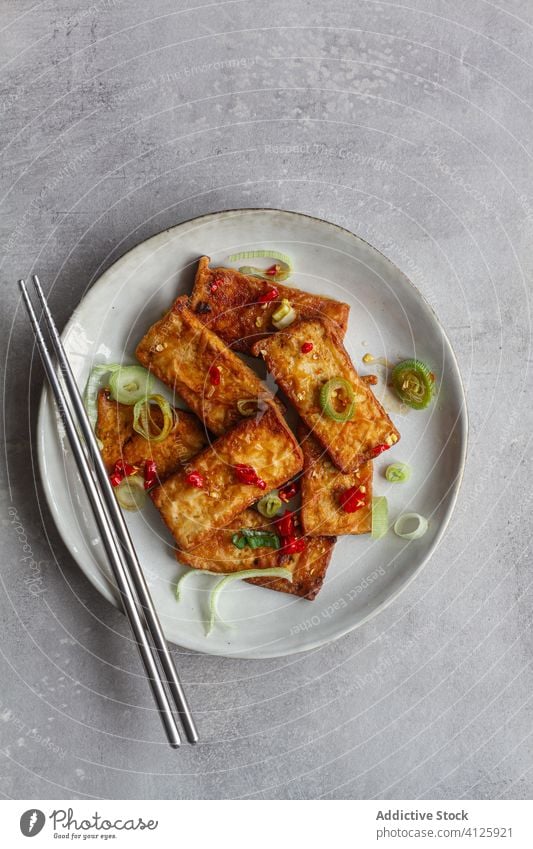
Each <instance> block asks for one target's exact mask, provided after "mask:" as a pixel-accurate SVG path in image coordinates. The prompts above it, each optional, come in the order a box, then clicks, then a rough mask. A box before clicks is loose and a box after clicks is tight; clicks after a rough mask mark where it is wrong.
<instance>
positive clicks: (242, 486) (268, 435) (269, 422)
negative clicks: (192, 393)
mask: <svg viewBox="0 0 533 849" xmlns="http://www.w3.org/2000/svg"><path fill="white" fill-rule="evenodd" d="M240 464H242V465H244V466H250V467H252V469H253V471H254V472H255V473H256V474H257V476H258V477H259V478H260V479H261V480H262V481H263V482H264V487H263V488H260V487H259V486H257V485H256V484H252V483H242V482H241V481H240V480H239V478H238V470H237V469H236V467H237V466H238V465H240ZM190 466H192V468H189V469H188V470H186V471H182V472H177V473H176V474H175V475H172V476H171V477H170V478H168V480H166V481H165V483H163V484H162V485H161V486H160V487H157V488H155V489H154V490H153V491H152V498H153V501H154V503H155V505H156V507H157V508H158V509H159V511H160V513H161V516H162V517H163V520H164V521H165V523H166V524H167V526H168V528H169V529H170V531H171V532H172V534H173V536H174V538H175V540H176V542H177V544H178V547H179V548H182V549H184V550H186V551H189V550H190V549H192V548H194V546H195V545H198V543H199V542H202V541H203V540H204V539H206V538H207V537H209V536H210V535H211V534H213V533H214V532H215V531H216V530H218V529H219V528H223V527H225V526H226V525H227V524H228V523H229V522H231V521H232V520H233V519H234V518H235V517H236V516H238V515H239V514H240V513H242V512H243V510H245V509H246V508H247V507H249V506H250V504H253V502H254V501H257V499H258V498H260V497H261V495H263V494H264V493H265V492H269V491H270V490H272V489H275V488H276V487H278V486H281V484H282V483H285V481H287V480H289V478H291V477H293V475H295V474H297V473H298V472H299V471H301V469H302V467H303V456H302V452H301V449H300V446H299V445H298V442H297V440H296V437H295V436H294V434H293V433H292V431H291V430H290V429H289V428H288V427H287V425H286V423H285V421H284V419H283V418H282V416H281V414H280V413H279V412H278V410H277V408H276V407H275V406H274V405H273V404H268V406H267V409H266V411H265V412H263V413H260V414H258V416H257V417H255V418H249V419H244V420H243V421H242V422H240V424H238V425H236V426H235V427H234V428H233V429H232V430H230V431H229V432H228V433H226V434H224V435H223V436H221V437H220V438H219V439H217V440H216V441H215V442H213V444H212V445H210V446H209V447H208V448H206V449H204V450H203V451H201V452H200V454H198V455H197V456H196V457H195V458H194V461H192V463H191V464H190ZM193 471H194V472H196V473H198V474H199V475H200V476H201V481H202V483H203V485H202V486H201V487H200V488H199V487H197V486H194V485H193V484H192V483H191V482H190V481H189V480H188V475H189V474H190V473H191V472H193Z"/></svg>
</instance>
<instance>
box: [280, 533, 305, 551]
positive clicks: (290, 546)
mask: <svg viewBox="0 0 533 849" xmlns="http://www.w3.org/2000/svg"><path fill="white" fill-rule="evenodd" d="M283 542H284V545H282V547H281V548H280V552H281V553H282V554H299V553H300V552H301V551H305V546H306V542H305V539H304V537H296V536H291V537H287V539H286V540H283Z"/></svg>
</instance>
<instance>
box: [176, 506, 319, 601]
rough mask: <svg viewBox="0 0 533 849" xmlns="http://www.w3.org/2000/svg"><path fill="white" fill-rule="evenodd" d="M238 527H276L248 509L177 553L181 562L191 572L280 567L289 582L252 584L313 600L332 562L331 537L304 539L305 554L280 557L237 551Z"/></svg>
mask: <svg viewBox="0 0 533 849" xmlns="http://www.w3.org/2000/svg"><path fill="white" fill-rule="evenodd" d="M241 528H254V529H256V530H259V529H262V530H265V531H274V533H276V526H275V524H274V523H273V522H269V520H268V519H264V518H263V517H262V516H260V515H259V513H258V512H257V510H253V509H250V508H249V509H247V510H245V511H244V513H241V515H240V516H237V518H236V519H233V521H232V522H230V524H229V525H228V526H227V527H226V528H223V529H221V530H219V531H215V533H214V534H212V535H211V536H210V537H208V539H206V540H205V541H204V542H201V543H200V544H199V545H197V546H196V547H195V548H194V549H193V550H192V551H188V552H186V551H180V550H178V551H177V553H176V557H177V559H178V560H179V561H180V563H184V564H185V565H186V566H192V568H193V569H206V570H208V571H209V572H224V573H229V572H239V571H240V570H242V569H269V568H272V567H274V566H283V567H284V568H285V569H290V571H291V572H292V582H291V581H287V580H285V579H284V578H268V577H267V578H253V579H252V580H250V581H249V583H251V584H258V585H259V586H262V587H267V588H268V589H271V590H277V591H278V592H284V593H292V594H293V595H297V596H300V597H301V598H306V599H308V600H309V601H312V599H314V598H315V597H316V595H317V594H318V592H319V591H320V588H321V587H322V584H323V582H324V577H325V575H326V570H327V568H328V565H329V561H330V559H331V554H332V552H333V547H334V545H335V538H334V537H324V536H317V537H313V538H312V539H309V540H307V546H306V548H305V551H302V552H301V553H299V554H283V553H281V552H280V551H277V550H275V549H272V548H266V547H261V548H256V549H252V548H249V547H248V546H246V548H243V549H238V548H237V547H236V546H235V545H233V543H232V541H231V538H232V536H233V534H234V533H236V532H238V531H240V530H241Z"/></svg>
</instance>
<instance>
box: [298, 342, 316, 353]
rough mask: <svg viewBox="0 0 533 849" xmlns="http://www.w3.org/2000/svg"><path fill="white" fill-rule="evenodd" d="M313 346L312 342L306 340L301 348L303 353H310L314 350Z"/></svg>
mask: <svg viewBox="0 0 533 849" xmlns="http://www.w3.org/2000/svg"><path fill="white" fill-rule="evenodd" d="M313 347H314V346H313V343H312V342H304V343H303V345H302V347H301V348H300V350H301V352H302V354H309V352H310V351H312V350H313Z"/></svg>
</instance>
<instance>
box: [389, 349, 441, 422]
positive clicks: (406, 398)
mask: <svg viewBox="0 0 533 849" xmlns="http://www.w3.org/2000/svg"><path fill="white" fill-rule="evenodd" d="M434 383H435V380H434V377H433V374H432V372H431V371H430V370H429V368H428V367H427V365H426V364H425V363H423V362H422V361H421V360H403V362H401V363H398V365H397V366H395V367H394V369H393V371H392V385H393V387H394V390H395V392H396V394H397V395H398V397H399V398H400V400H401V401H403V402H404V404H407V405H408V406H409V407H412V408H413V409H414V410H423V409H424V408H425V407H427V406H428V404H429V403H430V402H431V399H432V397H433V389H434Z"/></svg>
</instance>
